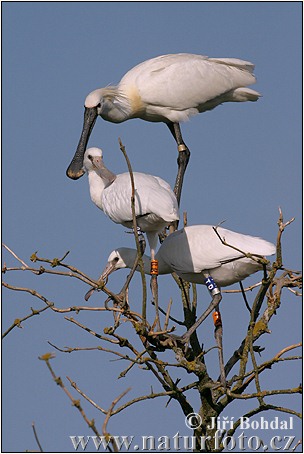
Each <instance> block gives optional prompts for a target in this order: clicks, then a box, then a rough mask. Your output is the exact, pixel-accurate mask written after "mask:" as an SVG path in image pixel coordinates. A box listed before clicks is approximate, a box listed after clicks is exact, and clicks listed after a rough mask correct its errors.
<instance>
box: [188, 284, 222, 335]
mask: <svg viewBox="0 0 304 454" xmlns="http://www.w3.org/2000/svg"><path fill="white" fill-rule="evenodd" d="M217 290H218V289H217ZM221 299H222V295H221V292H219V293H216V294H215V295H213V297H212V301H211V303H210V304H209V306H208V308H207V309H206V310H205V312H204V313H203V314H202V315H201V316H200V318H199V319H198V320H197V321H196V322H195V323H194V325H192V326H191V328H189V329H188V331H187V332H186V333H185V334H183V336H182V337H181V339H182V341H183V342H185V343H186V342H188V341H189V340H190V337H191V336H192V334H193V333H194V331H196V330H197V328H198V327H199V326H200V324H201V323H203V321H204V320H205V319H206V318H207V317H208V315H209V314H211V312H212V311H213V310H214V309H215V308H216V307H217V306H218V305H219V303H220V301H221Z"/></svg>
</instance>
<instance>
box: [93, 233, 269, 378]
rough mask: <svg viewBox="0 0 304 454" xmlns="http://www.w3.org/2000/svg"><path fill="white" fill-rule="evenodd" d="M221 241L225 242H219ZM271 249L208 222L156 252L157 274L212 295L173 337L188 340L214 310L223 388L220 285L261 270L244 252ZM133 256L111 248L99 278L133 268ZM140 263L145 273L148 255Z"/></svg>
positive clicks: (260, 241) (170, 239)
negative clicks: (180, 333)
mask: <svg viewBox="0 0 304 454" xmlns="http://www.w3.org/2000/svg"><path fill="white" fill-rule="evenodd" d="M216 232H217V233H216ZM222 240H224V241H225V243H227V244H223V242H222ZM234 248H236V249H234ZM275 250H276V248H275V245H274V244H272V243H270V242H268V241H265V240H263V239H261V238H257V237H253V236H249V235H243V234H241V233H236V232H233V231H231V230H227V229H224V228H222V227H218V228H216V229H215V228H214V227H212V226H211V225H193V226H189V227H185V228H183V229H181V230H178V231H176V232H173V233H172V234H171V235H169V236H168V237H167V238H166V239H165V240H164V242H163V243H162V245H161V246H160V248H159V250H158V252H157V254H156V257H155V258H156V259H157V260H158V268H159V274H169V273H173V272H175V273H176V274H177V275H178V276H179V277H180V278H182V279H184V280H185V281H188V282H194V283H198V284H204V285H206V286H207V288H208V290H209V292H210V294H211V295H212V301H211V303H210V304H209V306H208V308H207V309H206V310H205V312H204V313H203V314H202V315H201V316H200V317H199V318H198V320H197V321H196V322H195V323H194V324H193V325H192V326H191V327H190V328H189V329H188V331H187V332H186V333H185V334H184V335H183V336H182V337H180V338H176V340H179V341H181V342H182V343H188V342H189V340H190V337H191V335H192V334H193V333H194V331H196V329H197V328H198V326H199V325H200V324H201V323H202V322H203V321H204V320H205V318H206V317H207V316H208V315H209V314H210V313H211V312H212V310H214V309H215V310H216V316H217V319H216V320H215V322H214V324H215V327H216V328H215V337H216V342H217V345H218V348H219V350H218V352H219V361H220V370H221V383H222V384H223V386H224V387H226V377H225V368H224V359H223V348H222V332H221V327H222V324H221V319H220V314H219V309H218V306H219V303H220V301H221V299H222V296H221V291H220V287H226V286H229V285H231V284H234V283H236V282H240V281H242V280H243V279H245V278H246V277H248V276H249V275H251V274H253V273H255V272H257V271H259V270H261V269H263V266H262V265H261V263H258V262H257V261H255V260H254V259H253V258H250V257H247V256H246V255H244V253H245V254H251V255H252V256H262V257H264V256H267V255H272V254H274V253H275ZM136 257H137V251H136V250H134V249H130V248H119V249H116V250H114V251H113V252H111V254H110V256H109V258H108V263H107V265H106V267H105V269H104V270H103V272H102V275H101V277H100V279H103V280H105V279H107V277H108V275H109V274H110V273H111V272H113V271H115V270H117V269H120V268H133V264H134V262H135V260H136ZM143 262H144V271H145V273H147V274H149V264H150V259H149V257H147V256H146V255H144V256H143ZM171 337H172V336H171Z"/></svg>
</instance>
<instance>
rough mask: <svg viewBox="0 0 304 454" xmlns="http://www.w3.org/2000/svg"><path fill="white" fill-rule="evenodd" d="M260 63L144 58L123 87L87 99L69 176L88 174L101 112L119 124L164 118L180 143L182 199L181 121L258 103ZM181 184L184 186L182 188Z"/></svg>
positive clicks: (184, 150) (182, 56)
mask: <svg viewBox="0 0 304 454" xmlns="http://www.w3.org/2000/svg"><path fill="white" fill-rule="evenodd" d="M253 70H254V65H253V64H252V63H250V62H247V61H244V60H239V59H236V58H208V57H206V56H202V55H194V54H170V55H162V56H160V57H156V58H152V59H150V60H147V61H144V62H143V63H140V64H139V65H137V66H135V67H134V68H132V69H131V70H130V71H128V72H127V73H126V74H125V75H124V76H123V78H122V79H121V81H120V82H119V84H118V85H115V86H107V87H105V88H99V89H97V90H94V91H92V92H91V93H90V94H89V95H88V96H87V97H86V100H85V112H84V123H83V130H82V133H81V137H80V140H79V144H78V147H77V150H76V152H75V155H74V157H73V159H72V162H71V164H70V166H69V167H68V169H67V176H68V177H70V178H73V179H77V178H79V177H81V176H82V175H83V168H82V167H83V157H84V152H85V149H86V146H87V143H88V140H89V137H90V134H91V131H92V129H93V127H94V124H95V121H96V118H97V116H98V115H99V116H101V117H102V118H103V119H104V120H106V121H110V122H113V123H121V122H123V121H126V120H129V119H131V118H140V119H142V120H145V121H151V122H164V123H166V124H167V126H168V127H169V129H170V131H171V133H172V134H173V137H174V139H175V141H176V143H177V145H178V151H179V152H180V153H179V158H178V165H179V172H178V176H177V180H176V185H175V189H176V190H175V192H176V193H177V199H178V200H179V198H180V186H181V183H182V179H183V175H184V172H185V169H186V166H187V163H188V160H189V156H190V152H189V149H188V147H187V146H186V144H185V143H184V141H183V138H182V135H181V131H180V127H179V123H180V122H182V121H186V120H188V119H189V118H190V117H191V116H193V115H196V114H198V113H200V112H205V111H207V110H211V109H214V108H215V107H216V106H218V105H219V104H222V103H224V102H230V101H231V102H243V101H257V99H258V98H259V97H260V94H259V93H258V92H256V91H254V90H252V89H250V88H246V87H247V86H248V85H251V84H254V83H255V82H256V79H255V76H254V75H253ZM177 186H178V187H179V188H178V189H177Z"/></svg>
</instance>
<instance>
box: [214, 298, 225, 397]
mask: <svg viewBox="0 0 304 454" xmlns="http://www.w3.org/2000/svg"><path fill="white" fill-rule="evenodd" d="M213 323H214V327H215V328H214V337H215V341H216V345H217V347H218V355H219V363H220V379H221V384H222V386H223V387H224V389H225V390H226V374H225V366H224V355H223V324H222V318H221V314H220V311H219V305H217V307H216V308H215V310H214V312H213Z"/></svg>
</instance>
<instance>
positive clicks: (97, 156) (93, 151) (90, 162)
mask: <svg viewBox="0 0 304 454" xmlns="http://www.w3.org/2000/svg"><path fill="white" fill-rule="evenodd" d="M102 166H103V160H102V150H101V148H96V147H92V148H88V149H87V150H86V152H85V154H84V157H83V170H84V171H85V172H91V171H94V170H95V171H96V170H97V171H98V170H99V171H100V170H101V169H102Z"/></svg>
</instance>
